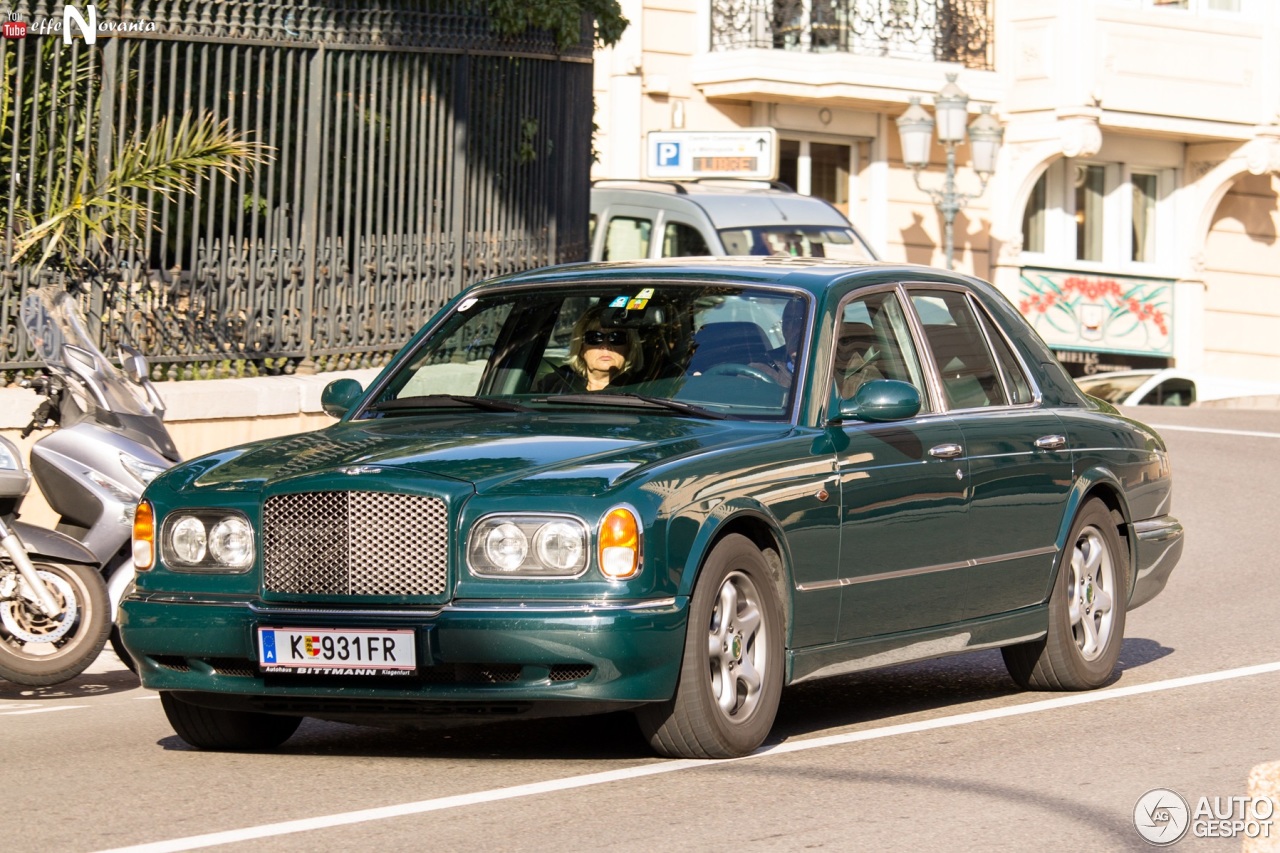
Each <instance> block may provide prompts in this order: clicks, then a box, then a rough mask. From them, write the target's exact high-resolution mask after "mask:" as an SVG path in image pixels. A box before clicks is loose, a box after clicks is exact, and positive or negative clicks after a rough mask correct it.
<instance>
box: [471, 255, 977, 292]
mask: <svg viewBox="0 0 1280 853" xmlns="http://www.w3.org/2000/svg"><path fill="white" fill-rule="evenodd" d="M851 277H852V278H859V279H867V280H868V281H867V283H868V284H870V283H872V282H873V281H874V282H880V281H937V282H951V283H956V284H965V285H969V286H970V287H973V288H974V289H976V290H979V291H981V292H983V293H987V294H991V293H996V291H995V288H994V287H992V286H991V285H989V284H987V283H986V282H983V281H980V280H978V279H974V278H970V277H969V276H966V275H963V274H961V273H956V272H952V271H949V270H943V269H938V268H936V267H928V266H922V265H919V264H904V263H893V262H889V261H847V260H837V259H834V258H794V257H786V256H778V255H750V256H746V255H741V256H729V257H709V256H697V257H682V258H657V259H642V260H630V261H598V262H584V263H576V264H561V265H559V266H554V267H542V268H541V269H536V270H529V271H527V272H521V273H514V274H512V275H508V276H503V277H502V278H499V279H491V280H490V281H489V282H487V283H488V284H504V285H506V284H518V283H534V282H537V283H547V284H550V283H564V284H570V283H574V282H577V281H583V282H587V281H599V280H600V279H602V278H607V279H612V280H622V279H643V280H658V279H661V280H665V281H679V280H687V281H702V282H705V281H707V280H714V279H717V278H726V279H731V280H732V281H733V282H734V283H740V284H756V285H782V286H788V287H796V288H799V289H802V290H806V291H808V292H810V293H812V294H814V295H820V294H822V293H824V292H825V291H827V290H828V289H829V288H831V287H832V286H835V285H837V284H842V283H846V282H848V281H849V280H850V278H851Z"/></svg>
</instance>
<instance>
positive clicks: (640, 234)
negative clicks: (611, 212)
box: [602, 216, 653, 261]
mask: <svg viewBox="0 0 1280 853" xmlns="http://www.w3.org/2000/svg"><path fill="white" fill-rule="evenodd" d="M652 235H653V221H652V220H650V219H641V218H639V217H636V216H614V217H612V218H611V219H610V220H609V224H608V225H607V226H605V232H604V254H603V255H602V260H606V261H634V260H636V259H637V258H647V257H649V240H650V238H651V237H652Z"/></svg>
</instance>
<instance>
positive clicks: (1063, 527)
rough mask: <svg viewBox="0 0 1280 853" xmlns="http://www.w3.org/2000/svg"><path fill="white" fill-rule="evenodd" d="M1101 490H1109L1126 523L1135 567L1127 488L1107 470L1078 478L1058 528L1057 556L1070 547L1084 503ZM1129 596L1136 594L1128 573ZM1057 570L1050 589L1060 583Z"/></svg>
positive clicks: (1090, 471) (1091, 470)
mask: <svg viewBox="0 0 1280 853" xmlns="http://www.w3.org/2000/svg"><path fill="white" fill-rule="evenodd" d="M1099 487H1102V488H1106V489H1107V490H1108V491H1109V492H1111V494H1112V495H1113V496H1114V497H1115V501H1116V503H1117V504H1118V505H1119V509H1120V515H1121V516H1122V517H1123V519H1124V526H1125V528H1126V535H1125V544H1126V545H1127V546H1128V549H1129V565H1130V567H1132V566H1133V565H1135V563H1134V560H1135V559H1136V552H1135V551H1134V536H1133V516H1132V514H1131V513H1130V511H1129V501H1128V499H1127V498H1126V497H1125V493H1124V486H1122V485H1121V483H1120V478H1119V477H1117V476H1116V475H1115V473H1114V472H1113V471H1111V470H1110V469H1108V468H1106V467H1104V466H1095V467H1093V468H1089V469H1087V470H1085V471H1082V472H1080V473H1079V474H1078V475H1077V476H1076V481H1075V485H1074V486H1072V488H1071V493H1070V494H1069V495H1067V506H1066V510H1065V511H1064V512H1063V514H1062V521H1061V522H1060V524H1059V527H1058V536H1057V539H1056V544H1057V546H1058V553H1060V554H1061V553H1062V552H1063V551H1065V550H1066V549H1067V548H1069V547H1070V545H1071V543H1070V542H1068V541H1067V539H1068V537H1069V536H1070V535H1071V525H1072V524H1074V523H1075V520H1076V515H1077V514H1078V513H1079V512H1080V508H1081V507H1082V506H1084V503H1085V501H1086V500H1087V499H1088V498H1089V496H1090V495H1092V494H1093V493H1095V492H1096V491H1097V490H1098V488H1099ZM1129 574H1130V577H1129V592H1130V593H1132V592H1133V584H1134V580H1135V579H1134V577H1133V576H1134V575H1135V574H1136V573H1135V572H1133V571H1130V572H1129ZM1057 575H1058V572H1057V567H1056V566H1055V568H1054V572H1053V576H1052V577H1051V578H1050V579H1049V580H1050V585H1049V588H1050V589H1053V584H1054V583H1056V582H1057V579H1058V578H1057Z"/></svg>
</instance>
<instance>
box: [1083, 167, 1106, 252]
mask: <svg viewBox="0 0 1280 853" xmlns="http://www.w3.org/2000/svg"><path fill="white" fill-rule="evenodd" d="M1106 180H1107V174H1106V171H1105V170H1104V169H1103V167H1102V166H1096V165H1081V166H1076V168H1075V189H1076V207H1075V215H1076V260H1078V261H1100V260H1102V243H1103V239H1104V236H1105V234H1106V231H1105V230H1104V229H1105V226H1106V212H1105V210H1104V204H1103V202H1104V201H1105V197H1106Z"/></svg>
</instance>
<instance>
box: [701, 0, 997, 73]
mask: <svg viewBox="0 0 1280 853" xmlns="http://www.w3.org/2000/svg"><path fill="white" fill-rule="evenodd" d="M994 5H995V0H711V49H712V50H715V51H720V50H743V49H746V48H766V49H772V50H795V51H805V52H810V53H828V52H841V53H852V54H857V55H859V56H887V57H895V58H901V59H915V60H922V61H939V62H959V63H961V64H962V65H964V66H965V67H966V68H977V69H983V70H990V69H992V68H993V67H994V65H993V59H994V54H995V47H994V43H993V38H994V25H993V21H992V7H993V6H994Z"/></svg>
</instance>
